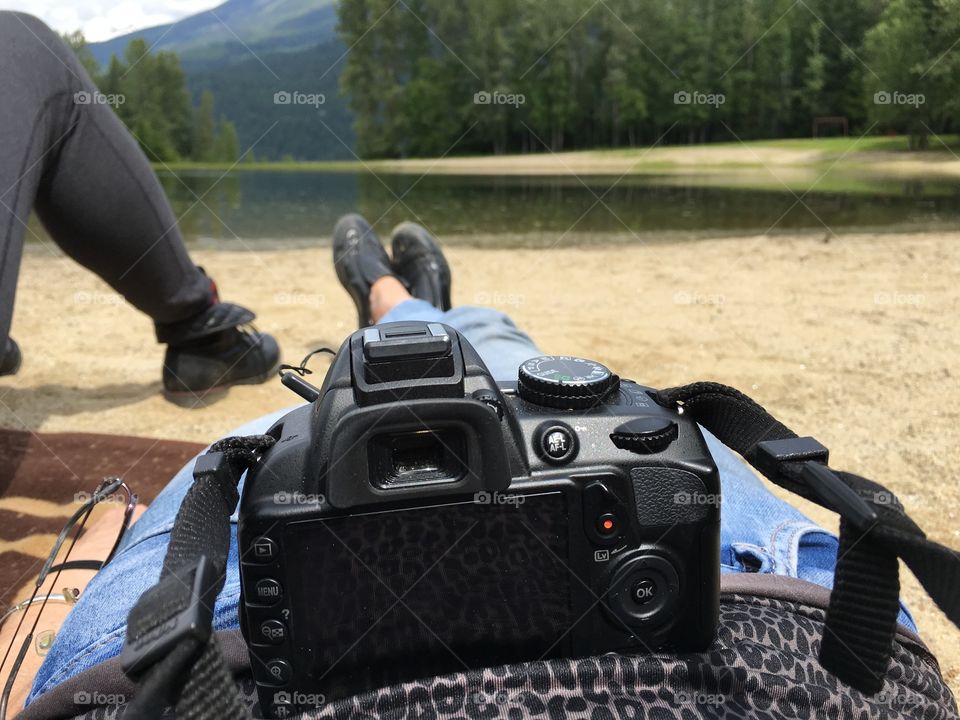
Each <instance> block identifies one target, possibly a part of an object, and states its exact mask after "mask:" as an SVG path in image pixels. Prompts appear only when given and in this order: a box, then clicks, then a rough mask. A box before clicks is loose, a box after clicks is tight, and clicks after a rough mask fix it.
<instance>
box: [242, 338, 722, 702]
mask: <svg viewBox="0 0 960 720" xmlns="http://www.w3.org/2000/svg"><path fill="white" fill-rule="evenodd" d="M284 384H286V385H288V386H290V387H292V388H293V389H294V390H296V391H297V392H298V393H299V394H301V395H302V396H303V397H304V398H306V399H307V400H308V401H309V404H306V405H303V406H301V407H299V408H297V409H295V410H293V411H292V412H290V413H288V414H287V415H285V416H284V417H283V418H281V419H280V420H279V421H278V422H277V423H276V424H275V425H274V426H273V427H272V428H271V429H270V430H269V433H270V434H271V435H272V436H273V437H274V438H275V439H276V443H275V444H274V445H273V447H272V448H270V450H268V451H267V452H266V453H265V454H264V456H263V457H262V458H261V460H260V462H259V463H258V464H257V465H256V466H255V467H254V468H253V469H252V470H251V471H250V472H249V473H248V476H247V478H246V481H245V484H244V488H243V495H242V500H241V504H240V521H239V552H240V572H241V579H242V590H241V606H240V619H241V627H242V630H243V634H244V638H245V639H246V642H247V646H248V648H249V652H250V657H251V665H252V668H253V674H254V678H255V681H256V683H257V688H258V693H259V699H260V705H261V709H262V711H263V712H264V713H265V714H267V715H268V716H270V717H276V718H282V717H288V716H291V715H293V714H295V713H296V712H302V711H306V710H310V709H312V707H313V706H316V705H319V704H321V703H323V702H326V701H329V700H333V699H337V698H341V697H346V696H349V695H354V694H357V693H362V692H365V691H368V690H373V689H375V688H380V687H384V686H387V685H391V684H395V683H401V682H406V681H410V680H415V679H418V678H425V677H431V676H436V675H442V674H446V673H451V672H459V671H463V670H465V669H473V668H481V667H489V666H495V665H501V664H506V663H514V662H523V661H531V660H538V659H542V658H555V657H578V656H589V655H597V654H600V653H605V652H610V651H617V652H625V653H633V652H651V651H654V650H657V649H669V650H671V651H696V650H702V649H704V648H706V647H707V646H708V645H709V644H710V642H711V640H712V638H713V636H714V633H715V631H716V625H717V620H718V613H719V552H720V550H719V546H720V512H719V507H718V503H717V502H715V501H714V500H715V499H718V498H719V492H720V480H719V474H718V472H717V468H716V465H715V464H714V461H713V459H712V458H711V456H710V453H709V452H708V450H707V446H706V443H705V442H704V439H703V436H702V434H701V432H700V429H699V427H698V426H697V424H696V423H694V422H693V421H691V420H689V419H688V418H685V417H684V416H683V414H682V413H678V412H676V411H674V410H672V409H667V408H663V407H661V406H659V405H658V404H657V403H655V402H654V401H653V399H652V398H651V396H650V394H649V392H650V391H649V388H646V387H644V386H642V385H639V384H637V383H635V382H632V381H629V380H625V379H621V378H619V377H617V376H616V375H615V374H614V373H612V372H611V371H610V370H608V369H607V368H606V367H604V366H603V365H601V364H599V363H596V362H592V361H590V360H585V359H582V358H575V357H568V356H545V357H537V358H533V359H530V360H528V361H526V362H524V363H523V364H522V365H521V366H520V368H519V369H518V375H517V379H516V381H515V382H508V383H503V382H501V383H497V382H496V381H495V380H494V379H493V378H492V377H491V375H490V372H489V371H488V370H487V368H486V367H485V365H484V363H483V361H482V360H481V358H480V356H479V355H478V354H477V352H476V351H475V350H474V349H473V347H472V346H471V345H470V343H469V342H468V341H467V340H466V339H465V338H464V337H463V336H462V335H460V334H459V333H458V332H457V331H456V330H454V329H453V328H451V327H447V326H445V325H442V324H439V323H420V322H404V323H391V324H386V325H380V326H375V327H370V328H366V329H362V330H360V331H358V332H356V333H354V334H353V335H351V336H350V337H349V338H348V339H347V340H346V342H345V343H344V344H343V346H342V347H341V349H340V350H339V352H338V353H337V355H336V357H335V359H334V361H333V363H332V365H331V367H330V369H329V371H328V373H327V376H326V378H325V380H324V382H323V385H322V387H321V388H319V389H318V388H315V387H313V386H312V385H309V384H308V383H306V382H305V381H304V380H303V379H302V378H300V377H299V376H298V375H296V374H294V373H288V374H287V375H285V376H284Z"/></svg>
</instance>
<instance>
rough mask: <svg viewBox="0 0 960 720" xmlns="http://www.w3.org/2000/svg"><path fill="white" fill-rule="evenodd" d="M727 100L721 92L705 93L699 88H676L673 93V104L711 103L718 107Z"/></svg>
mask: <svg viewBox="0 0 960 720" xmlns="http://www.w3.org/2000/svg"><path fill="white" fill-rule="evenodd" d="M726 101H727V96H726V95H724V94H723V93H705V92H700V91H699V90H678V91H677V92H675V93H674V94H673V104H674V105H712V106H713V107H715V108H718V107H720V106H721V105H723V104H724V103H725V102H726Z"/></svg>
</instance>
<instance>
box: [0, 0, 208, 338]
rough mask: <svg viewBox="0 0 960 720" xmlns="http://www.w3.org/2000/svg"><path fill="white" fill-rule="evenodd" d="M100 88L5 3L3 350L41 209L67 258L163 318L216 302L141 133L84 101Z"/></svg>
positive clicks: (0, 73)
mask: <svg viewBox="0 0 960 720" xmlns="http://www.w3.org/2000/svg"><path fill="white" fill-rule="evenodd" d="M95 90H96V88H95V86H94V84H93V82H92V81H91V79H90V77H89V75H87V73H86V72H85V71H84V69H83V67H82V66H81V64H80V63H79V62H78V61H77V59H76V57H75V56H74V53H73V51H72V50H71V49H70V48H69V47H68V46H67V45H66V44H65V43H64V42H63V41H62V40H61V39H60V37H59V36H58V35H57V34H56V33H54V32H53V31H52V30H50V28H48V27H47V26H46V25H44V24H43V23H42V22H41V21H40V20H38V19H36V18H35V17H32V16H30V15H24V14H22V13H13V12H0V353H2V349H3V347H4V345H5V342H6V338H7V335H8V333H9V332H10V321H11V318H12V316H13V300H14V295H15V292H16V284H17V273H18V271H19V267H20V257H21V254H22V250H23V238H24V233H25V232H26V231H27V225H26V223H27V219H28V217H29V215H30V210H31V209H32V208H35V209H36V211H37V215H39V217H40V219H41V221H42V222H43V224H44V226H45V227H46V228H47V231H48V232H49V233H50V235H51V237H52V238H53V239H54V240H55V241H56V243H57V244H58V245H59V246H60V247H61V248H62V249H63V251H64V252H65V253H66V254H67V255H69V256H70V257H72V258H73V259H74V260H76V261H77V262H78V263H80V264H81V265H83V266H84V267H86V268H89V269H90V270H92V271H93V272H95V273H96V274H97V275H99V276H100V277H101V278H103V279H104V280H105V281H106V282H108V283H109V284H110V285H111V286H112V287H113V288H114V289H115V290H116V291H117V292H119V293H121V294H122V295H123V296H124V297H125V298H126V299H127V300H128V301H129V302H130V303H131V304H133V305H134V306H135V307H137V308H139V309H140V310H142V311H143V312H144V313H146V314H147V315H149V316H150V317H151V318H153V320H154V321H155V322H160V323H170V322H177V321H180V320H184V319H187V318H189V317H190V316H192V315H195V314H197V313H198V312H200V311H202V310H204V309H205V308H206V307H207V306H208V305H209V304H210V302H211V297H212V289H211V285H210V281H209V280H208V279H207V278H206V277H205V276H204V275H203V273H202V272H201V271H200V270H199V269H198V268H197V267H196V266H195V265H194V264H193V263H192V262H191V261H190V258H189V256H188V255H187V251H186V248H184V245H183V238H182V237H181V236H180V231H179V229H178V228H177V221H176V218H175V217H174V215H173V210H172V209H171V207H170V205H169V203H168V202H167V199H166V196H165V195H164V193H163V189H162V188H161V187H160V184H159V182H158V181H157V178H156V176H155V175H154V173H153V170H152V169H151V168H150V165H149V163H148V162H147V159H146V157H145V156H144V154H143V153H142V152H141V150H140V148H139V146H138V145H137V143H136V141H135V140H134V139H133V137H131V135H130V133H129V132H127V130H126V128H124V126H123V123H121V122H120V120H119V119H118V118H117V116H116V115H115V114H114V112H113V110H111V109H110V107H108V106H107V105H105V104H100V103H88V104H83V103H82V102H80V103H78V102H77V101H76V99H75V98H76V94H77V93H81V92H84V93H91V94H92V93H94V92H95ZM82 99H83V98H82V96H81V100H82Z"/></svg>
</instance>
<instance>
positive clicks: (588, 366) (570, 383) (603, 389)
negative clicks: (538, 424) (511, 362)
mask: <svg viewBox="0 0 960 720" xmlns="http://www.w3.org/2000/svg"><path fill="white" fill-rule="evenodd" d="M619 384H620V379H619V378H618V377H617V376H616V375H614V374H613V373H612V372H610V371H609V370H608V369H607V368H605V367H604V366H603V365H601V364H600V363H598V362H594V361H593V360H585V359H584V358H578V357H571V356H569V355H544V356H543V357H536V358H531V359H530V360H527V361H526V362H525V363H523V364H522V365H521V366H520V377H519V382H518V383H517V391H518V392H519V393H520V397H522V398H523V399H524V400H527V401H528V402H532V403H535V404H537V405H544V406H546V407H552V408H558V409H574V410H581V409H584V408H588V407H592V406H593V405H596V404H598V403H599V402H602V401H603V399H604V398H606V397H607V396H608V395H609V394H610V393H611V391H613V390H614V389H615V388H616V387H617V386H619Z"/></svg>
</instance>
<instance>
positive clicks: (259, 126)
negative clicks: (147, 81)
mask: <svg viewBox="0 0 960 720" xmlns="http://www.w3.org/2000/svg"><path fill="white" fill-rule="evenodd" d="M344 50H345V48H344V46H343V43H341V42H340V40H339V39H337V40H330V41H328V42H325V43H323V44H321V45H316V46H314V47H311V48H307V49H305V50H299V51H297V52H277V53H270V54H259V55H258V57H252V56H250V55H249V54H248V55H247V59H246V60H243V61H242V62H238V63H231V64H229V65H223V66H218V67H207V68H205V69H198V70H193V71H190V72H188V73H187V87H188V88H189V89H190V92H191V94H192V95H193V97H194V98H198V97H199V96H200V93H201V92H202V91H203V90H209V91H210V92H212V93H213V97H214V99H215V112H216V114H217V115H218V116H219V115H221V114H223V115H225V116H226V117H227V118H228V119H230V120H231V121H233V123H234V125H236V127H237V136H238V139H239V141H240V151H241V152H243V151H245V150H246V149H247V148H249V147H251V146H253V145H254V143H256V145H255V146H254V147H253V152H254V154H255V156H256V157H257V158H261V159H262V158H269V159H271V160H279V159H281V158H283V157H284V156H285V155H290V156H292V157H293V158H295V159H297V160H346V159H353V157H354V156H353V154H352V152H351V148H353V147H354V135H353V129H352V127H351V124H352V121H353V116H352V114H351V113H350V111H349V109H348V107H347V102H346V99H345V98H343V97H341V96H340V94H339V87H338V85H339V79H340V70H341V69H342V67H343V55H344ZM277 93H287V94H288V95H289V99H290V102H289V103H288V104H284V103H283V102H282V99H281V102H279V103H278V102H276V101H275V96H276V94H277ZM295 93H299V96H297V97H294V94H295ZM321 95H322V96H323V101H322V103H321V102H320V98H319V96H321ZM310 96H314V97H313V98H311V97H310ZM338 138H339V139H338Z"/></svg>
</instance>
